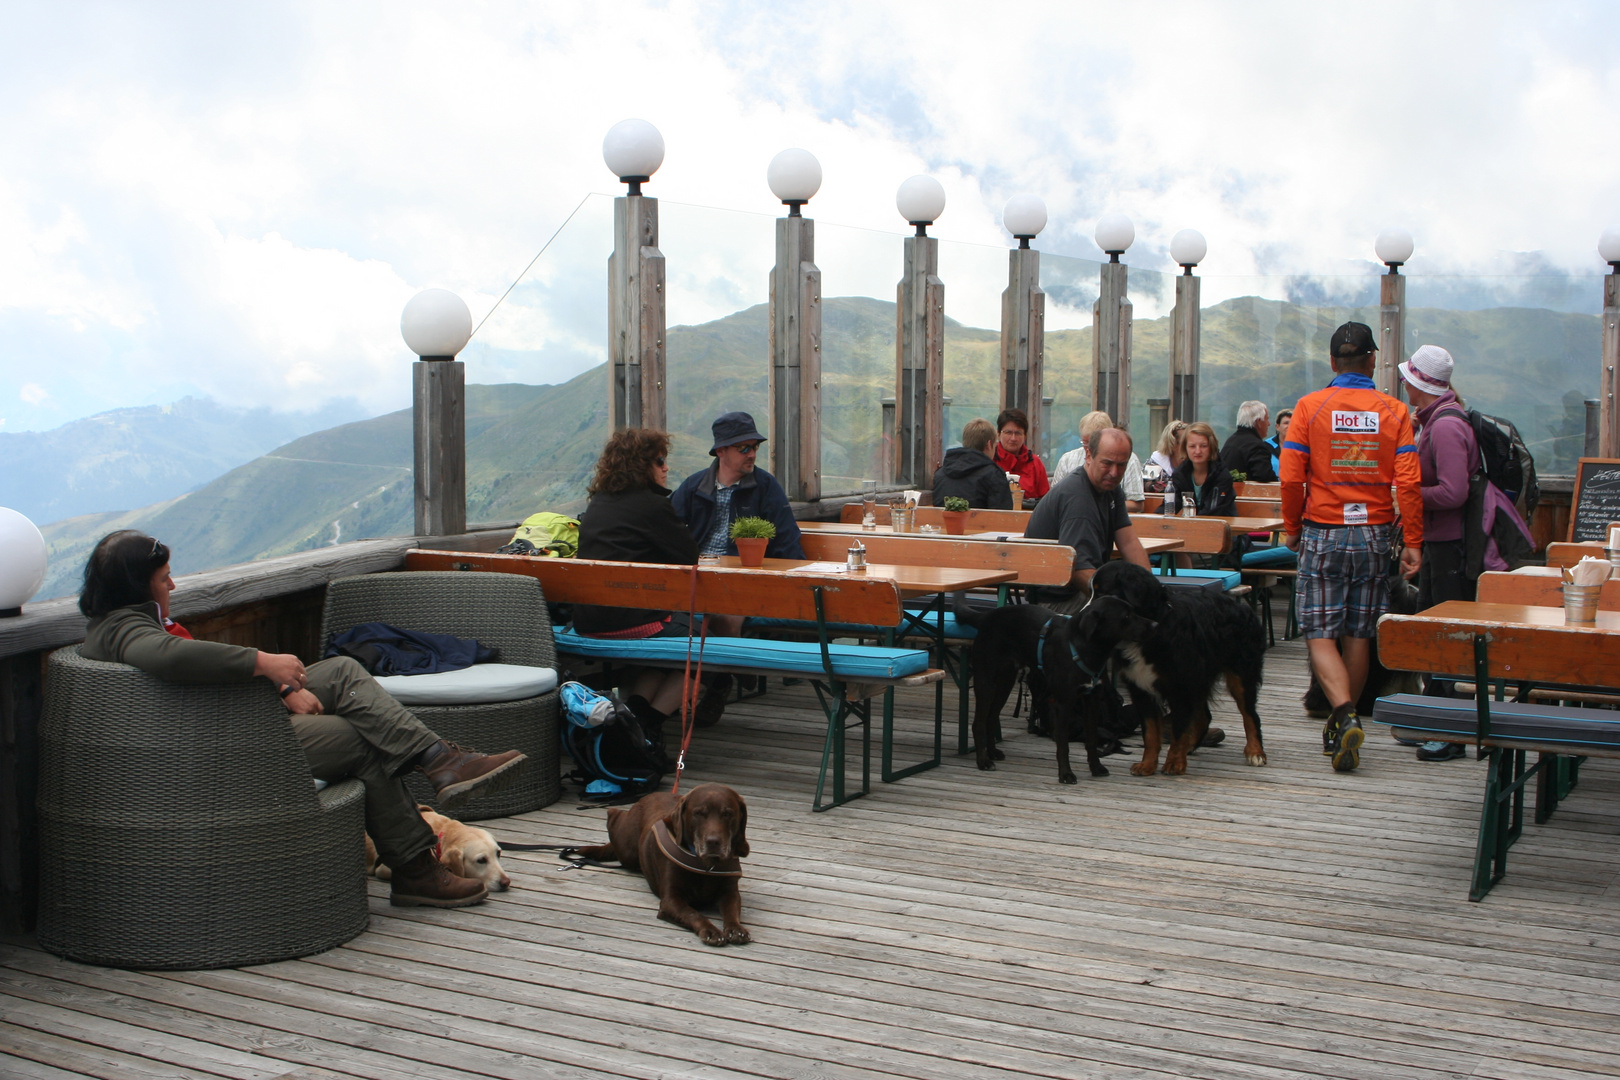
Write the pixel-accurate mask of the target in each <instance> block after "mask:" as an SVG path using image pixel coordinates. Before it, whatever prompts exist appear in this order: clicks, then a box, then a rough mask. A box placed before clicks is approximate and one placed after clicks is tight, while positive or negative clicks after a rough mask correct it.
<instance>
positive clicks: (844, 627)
mask: <svg viewBox="0 0 1620 1080" xmlns="http://www.w3.org/2000/svg"><path fill="white" fill-rule="evenodd" d="M938 619H939V615H938V614H937V613H933V614H930V615H928V616H927V620H928V629H929V632H930V633H932V632H934V630H935V629H936V627H937V625H938ZM745 625H746V626H748V627H749V629H754V630H773V629H774V630H808V631H810V632H811V633H815V629H816V624H815V623H813V622H808V621H805V620H802V619H752V618H751V619H749V620H748V622H747V623H746V624H745ZM827 629H828V630H831V631H833V632H834V633H845V634H880V633H882V632H883V631H884V629H885V627H881V626H868V625H860V624H856V623H828V624H827ZM893 629H895V630H899V631H901V632H903V633H906V634H915V633H919V632H920V631H918V630H917V627H916V624H914V623H912V622H911V621H910V620H909V619H908V620H903V621H902V622H901V623H900V625H898V626H895V627H893ZM978 635H979V632H978V631H977V630H976V629H974V628H973V627H971V626H969V625H968V624H967V623H965V622H958V621H957V618H956V616H955V615H953V614H951V613H950V612H949V611H947V612H946V613H945V639H946V640H947V641H971V640H972V639H973V638H975V637H978Z"/></svg>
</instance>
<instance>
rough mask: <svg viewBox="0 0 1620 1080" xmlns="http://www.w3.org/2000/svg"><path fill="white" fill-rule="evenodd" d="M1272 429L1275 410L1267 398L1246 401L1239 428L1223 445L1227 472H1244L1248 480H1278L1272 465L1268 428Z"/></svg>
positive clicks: (1238, 412)
mask: <svg viewBox="0 0 1620 1080" xmlns="http://www.w3.org/2000/svg"><path fill="white" fill-rule="evenodd" d="M1269 430H1271V411H1270V410H1269V409H1267V408H1266V403H1265V402H1263V401H1245V402H1244V403H1243V404H1241V405H1239V406H1238V411H1237V430H1236V431H1234V432H1232V435H1231V437H1230V438H1228V439H1227V440H1226V442H1225V443H1224V444H1223V445H1222V446H1221V464H1222V465H1225V466H1226V471H1227V472H1234V473H1243V474H1244V479H1245V480H1254V481H1256V482H1258V483H1261V484H1271V483H1275V482H1276V480H1277V474H1276V472H1274V471H1273V470H1272V468H1271V445H1270V444H1269V443H1267V442H1266V432H1267V431H1269Z"/></svg>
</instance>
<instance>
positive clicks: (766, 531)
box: [731, 517, 776, 567]
mask: <svg viewBox="0 0 1620 1080" xmlns="http://www.w3.org/2000/svg"><path fill="white" fill-rule="evenodd" d="M731 539H732V542H733V543H735V544H736V545H737V559H738V561H739V562H741V563H742V564H743V565H744V566H756V567H757V566H764V565H765V545H766V544H768V543H770V542H771V541H772V540H774V539H776V526H775V525H773V524H771V523H770V522H769V521H766V520H765V519H764V518H760V517H740V518H738V519H737V520H736V521H733V522H732V523H731Z"/></svg>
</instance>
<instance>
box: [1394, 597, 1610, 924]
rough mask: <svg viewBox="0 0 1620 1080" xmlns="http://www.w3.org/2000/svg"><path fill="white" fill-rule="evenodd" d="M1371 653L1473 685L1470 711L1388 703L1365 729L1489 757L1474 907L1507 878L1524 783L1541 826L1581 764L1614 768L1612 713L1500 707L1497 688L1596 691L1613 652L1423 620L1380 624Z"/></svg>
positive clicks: (1462, 704)
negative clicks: (1385, 729)
mask: <svg viewBox="0 0 1620 1080" xmlns="http://www.w3.org/2000/svg"><path fill="white" fill-rule="evenodd" d="M1378 648H1379V654H1380V656H1384V657H1389V658H1392V659H1391V661H1390V662H1392V663H1394V662H1396V661H1395V660H1394V659H1393V658H1396V657H1398V658H1399V661H1398V662H1399V665H1400V667H1401V668H1403V669H1408V670H1428V671H1432V672H1434V673H1436V674H1443V675H1457V676H1463V677H1467V676H1469V675H1472V676H1473V680H1474V686H1475V688H1476V692H1475V695H1474V698H1473V700H1472V701H1469V700H1467V699H1463V698H1434V697H1420V696H1418V695H1414V694H1396V695H1392V696H1390V697H1384V698H1379V699H1378V703H1377V704H1376V705H1375V706H1374V709H1373V715H1372V719H1373V720H1374V721H1375V722H1377V723H1382V724H1388V725H1389V726H1390V729H1391V733H1392V734H1394V735H1395V736H1396V737H1397V738H1407V739H1415V740H1419V741H1429V740H1435V741H1440V742H1451V743H1465V744H1466V743H1472V744H1474V745H1475V746H1476V747H1480V748H1481V753H1482V755H1484V756H1486V757H1488V760H1489V764H1488V766H1487V769H1486V777H1485V792H1484V798H1483V805H1482V807H1481V811H1480V824H1479V834H1478V838H1477V841H1476V845H1475V853H1474V870H1473V881H1472V884H1471V886H1470V889H1469V894H1468V898H1469V899H1470V900H1475V901H1477V900H1480V899H1482V898H1483V897H1484V896H1485V894H1486V893H1488V892H1489V891H1490V890H1491V887H1492V886H1493V885H1495V884H1496V883H1497V882H1498V881H1500V880H1501V879H1502V877H1503V875H1504V874H1505V873H1506V871H1507V854H1508V849H1509V848H1510V847H1511V846H1512V845H1513V843H1514V842H1515V841H1517V840H1518V838H1519V836H1520V835H1521V834H1522V832H1523V829H1524V792H1525V787H1526V785H1527V784H1528V783H1529V781H1530V779H1531V778H1532V777H1534V778H1536V794H1535V811H1534V814H1535V822H1536V824H1541V823H1543V822H1545V821H1546V820H1547V819H1548V818H1550V817H1551V816H1552V814H1553V812H1554V811H1555V810H1556V809H1557V807H1558V804H1559V802H1560V801H1561V800H1562V799H1564V798H1565V797H1567V796H1568V794H1569V792H1570V791H1571V790H1572V789H1573V788H1574V786H1575V784H1576V783H1577V781H1578V779H1579V772H1578V768H1579V764H1580V762H1581V761H1584V760H1585V759H1586V758H1587V757H1589V756H1590V757H1615V758H1620V712H1615V711H1613V710H1609V709H1594V708H1587V707H1583V706H1577V705H1561V704H1547V703H1539V702H1532V701H1527V700H1520V701H1513V702H1508V701H1504V700H1503V698H1504V696H1505V693H1504V688H1505V683H1506V682H1507V681H1508V680H1510V679H1512V680H1517V679H1518V678H1519V677H1520V675H1522V674H1525V673H1535V672H1538V671H1540V672H1545V671H1548V670H1557V671H1561V672H1567V673H1568V675H1569V677H1571V678H1572V679H1575V680H1578V681H1581V682H1586V683H1593V684H1597V683H1600V681H1601V677H1602V676H1605V675H1607V676H1609V677H1610V678H1611V681H1612V676H1613V673H1614V672H1615V671H1616V670H1617V666H1616V665H1617V662H1620V652H1617V648H1616V643H1615V642H1613V641H1610V640H1603V641H1600V642H1596V643H1588V644H1586V645H1585V647H1584V648H1580V649H1579V650H1575V651H1572V650H1570V649H1569V647H1568V645H1567V644H1566V643H1564V642H1560V641H1558V640H1557V639H1556V638H1554V637H1549V636H1547V635H1545V634H1540V633H1535V632H1533V631H1531V630H1530V629H1528V628H1525V627H1520V626H1514V625H1503V626H1500V627H1497V628H1496V629H1492V630H1490V631H1489V632H1474V633H1472V634H1470V633H1466V632H1462V631H1461V630H1460V629H1459V627H1457V626H1455V625H1452V624H1448V623H1446V622H1444V621H1441V620H1439V619H1430V620H1425V619H1424V618H1423V617H1422V616H1421V615H1419V616H1401V615H1386V616H1384V617H1383V618H1382V619H1381V620H1379V624H1378ZM1572 652H1577V653H1578V654H1572ZM1493 682H1494V687H1495V697H1496V700H1495V701H1492V700H1491V691H1490V688H1491V687H1492V686H1493ZM1523 685H1526V684H1523V683H1521V686H1523ZM1521 696H1522V695H1521ZM1531 752H1533V753H1535V754H1536V755H1537V760H1536V763H1535V764H1534V765H1533V766H1530V767H1528V768H1526V762H1525V755H1526V754H1527V753H1531Z"/></svg>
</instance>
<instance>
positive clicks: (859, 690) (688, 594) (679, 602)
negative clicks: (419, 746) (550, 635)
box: [405, 550, 945, 811]
mask: <svg viewBox="0 0 1620 1080" xmlns="http://www.w3.org/2000/svg"><path fill="white" fill-rule="evenodd" d="M405 569H406V570H407V571H412V570H467V571H485V572H491V573H507V574H522V575H524V576H526V577H532V578H536V579H538V580H539V581H540V583H541V585H542V587H543V588H544V589H545V594H546V599H547V600H548V601H549V602H552V603H564V604H594V605H599V606H604V607H633V608H653V609H658V610H665V611H689V610H695V611H699V612H707V613H710V614H714V615H743V616H762V617H766V618H773V619H792V620H797V621H801V622H808V623H810V624H812V625H813V626H815V627H816V640H815V641H814V642H811V643H805V642H791V641H772V640H767V639H762V638H724V637H712V638H709V639H708V640H707V642H706V643H705V645H704V647H703V657H704V658H703V667H704V670H706V671H712V672H730V673H734V674H742V675H764V676H783V677H789V678H800V679H808V680H809V681H810V682H811V684H812V685H813V686H814V687H815V689H816V695H817V697H818V698H819V699H820V702H821V707H822V711H823V712H824V713H825V714H826V717H827V732H826V737H825V739H824V740H823V745H822V753H821V767H820V771H819V773H818V776H817V780H816V794H815V799H814V800H813V802H812V804H811V806H812V809H814V810H817V811H821V810H826V809H828V808H829V807H833V806H839V805H841V804H843V803H846V802H849V801H850V800H852V799H856V798H859V797H860V796H862V795H865V794H867V793H868V792H869V791H870V790H871V765H872V760H871V759H872V753H871V699H872V698H873V697H874V696H876V695H878V694H883V693H885V692H887V691H890V690H893V689H895V688H905V687H919V686H926V685H929V684H930V683H938V682H940V681H941V680H942V679H944V677H945V672H944V671H943V670H940V669H937V668H929V667H928V665H927V659H928V654H927V653H926V652H922V651H920V650H916V649H895V648H884V647H878V646H865V645H850V644H844V643H834V642H833V640H832V633H831V632H830V631H829V626H830V625H831V624H863V625H865V624H869V625H876V626H885V625H887V626H895V625H898V624H899V623H900V621H901V618H902V609H901V604H900V591H899V589H898V588H897V587H896V586H895V584H894V582H892V581H887V580H884V579H881V578H878V579H866V578H861V577H858V576H855V577H851V576H845V575H842V574H840V575H831V574H815V573H802V572H782V571H778V570H742V569H736V568H729V567H709V566H702V567H697V566H669V565H662V564H650V563H623V562H606V561H598V560H591V559H550V558H534V557H530V556H524V555H483V554H471V553H467V552H458V551H423V550H412V551H409V552H407V553H406V556H405ZM556 643H557V652H558V653H559V654H561V655H565V656H570V657H573V658H574V659H575V666H576V669H578V668H579V667H581V666H585V667H586V668H590V667H592V666H600V667H601V668H602V669H604V670H612V669H613V668H614V667H615V666H617V667H626V666H634V667H656V668H667V669H679V668H682V667H684V666H685V664H686V652H687V639H686V638H684V637H683V638H651V639H641V640H639V641H621V640H615V639H606V638H586V637H582V636H580V635H578V634H575V633H573V632H572V631H565V632H561V633H558V634H557V635H556ZM697 655H698V651H697V648H696V646H695V645H694V646H693V647H692V649H691V656H692V661H693V663H694V664H695V663H696V660H697ZM852 724H858V725H859V726H860V728H861V786H860V790H859V791H857V792H848V791H846V784H845V741H846V740H845V734H846V729H847V728H848V727H849V726H851V725H852ZM893 735H894V733H893V727H892V722H891V723H886V724H885V725H884V731H883V753H884V760H885V761H886V762H887V761H889V760H890V758H891V755H892V749H893ZM941 736H942V716H941V713H940V710H939V708H938V703H937V695H936V708H935V713H934V754H933V757H932V759H925V760H924V761H922V762H919V763H918V764H916V765H912V766H910V767H909V768H907V769H904V770H900V771H898V772H894V773H891V774H889V775H887V776H886V777H885V779H896V780H897V779H900V778H901V777H904V776H909V775H912V774H913V773H915V772H920V771H921V770H923V769H929V768H933V767H935V766H937V765H938V764H939V762H940V748H941V743H942V738H941ZM829 771H831V774H832V798H831V799H830V800H828V801H826V802H823V795H824V794H825V791H826V786H827V776H828V773H829Z"/></svg>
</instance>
